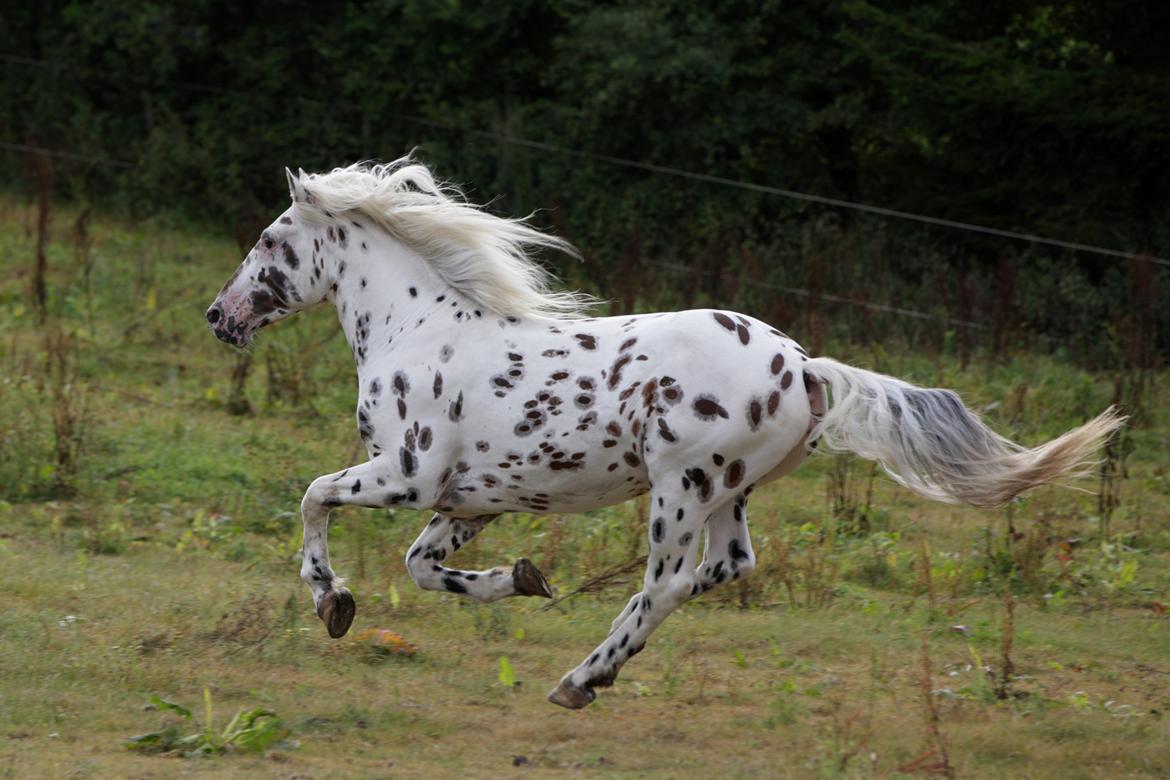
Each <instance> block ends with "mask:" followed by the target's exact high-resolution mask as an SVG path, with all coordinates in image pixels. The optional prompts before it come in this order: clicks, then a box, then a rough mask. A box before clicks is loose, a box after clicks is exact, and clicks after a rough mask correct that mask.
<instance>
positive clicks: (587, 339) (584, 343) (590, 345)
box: [573, 333, 597, 349]
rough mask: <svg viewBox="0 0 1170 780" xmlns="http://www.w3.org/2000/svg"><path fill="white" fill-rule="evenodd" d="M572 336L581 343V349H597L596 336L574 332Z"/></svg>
mask: <svg viewBox="0 0 1170 780" xmlns="http://www.w3.org/2000/svg"><path fill="white" fill-rule="evenodd" d="M573 338H575V339H577V341H578V342H579V343H580V344H581V349H597V337H595V336H590V335H589V334H588V333H574V334H573Z"/></svg>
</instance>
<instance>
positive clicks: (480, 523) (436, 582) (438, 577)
mask: <svg viewBox="0 0 1170 780" xmlns="http://www.w3.org/2000/svg"><path fill="white" fill-rule="evenodd" d="M496 517H497V515H480V516H478V517H467V518H452V517H447V516H445V515H440V514H436V515H435V516H434V517H432V518H431V521H430V522H429V523H427V527H426V528H424V529H423V532H422V533H421V534H419V535H418V538H417V539H415V540H414V544H412V545H411V546H410V551H409V552H408V553H407V554H406V569H407V571H409V572H410V578H411V579H412V580H414V582H415V584H416V585H418V586H419V587H420V588H424V589H425V590H445V591H448V592H450V593H459V594H461V595H465V596H468V597H470V598H473V599H476V600H477V601H496V600H497V599H502V598H505V597H506V596H544V597H545V598H552V589H551V588H550V587H549V585H548V581H547V580H546V579H545V578H544V575H543V574H541V573H540V570H539V569H537V568H536V566H534V565H533V564H532V562H531V561H529V560H528V559H527V558H521V559H520V560H518V561H516V564H515V565H514V566H513V567H512V568H511V569H509V568H507V567H504V566H497V567H496V568H494V569H488V570H486V571H461V570H459V569H448V568H446V567H444V566H440V565H439V562H440V561H442V560H444V559H445V558H446V557H447V556H448V555H450V554H451V553H453V552H455V551H456V550H458V549H459V548H460V547H462V546H463V545H464V544H466V543H467V542H469V541H470V540H471V539H472V537H474V536H475V535H476V534H478V533H479V532H480V531H481V530H483V528H484V526H486V525H487V524H488V523H489V522H491V521H492V520H493V519H494V518H496Z"/></svg>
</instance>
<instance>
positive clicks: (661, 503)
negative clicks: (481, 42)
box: [207, 158, 1122, 708]
mask: <svg viewBox="0 0 1170 780" xmlns="http://www.w3.org/2000/svg"><path fill="white" fill-rule="evenodd" d="M287 173H288V183H289V189H290V193H291V199H292V203H291V205H290V207H289V208H288V210H286V211H285V212H284V213H283V214H282V215H281V216H280V217H279V218H278V219H277V220H276V221H275V222H273V223H272V224H271V225H270V226H269V227H268V228H267V229H266V230H264V232H263V234H262V235H261V236H260V240H259V241H258V243H257V244H256V246H255V247H254V248H253V249H252V250H251V252H249V254H248V255H247V257H246V258H245V259H244V261H243V263H242V264H241V265H240V267H239V269H238V270H237V271H236V272H235V274H234V275H233V276H232V277H231V278H230V279H229V280H228V282H227V284H225V285H224V287H223V289H222V290H221V291H220V293H219V295H218V296H217V297H216V299H215V302H214V303H213V304H212V305H211V307H210V308H209V309H208V310H207V321H208V322H209V323H210V324H211V327H212V329H213V330H214V333H215V335H216V336H217V337H218V338H219V339H221V340H222V341H225V342H227V343H229V344H233V345H235V346H237V347H243V346H245V345H248V344H249V343H250V341H251V339H252V337H253V334H254V333H255V332H256V331H257V330H258V329H260V328H262V327H263V326H265V325H267V324H269V323H272V322H275V321H277V320H279V319H282V318H284V317H286V316H288V315H289V314H292V313H293V312H297V311H300V310H302V309H307V308H309V307H311V306H314V305H317V304H319V303H321V302H323V301H328V302H329V303H330V304H332V305H333V306H334V307H335V308H336V310H337V314H338V317H339V318H340V320H341V325H342V328H343V329H344V331H345V336H346V338H347V339H348V341H349V346H350V349H351V350H352V352H353V357H354V360H355V361H356V363H357V374H358V382H359V398H358V404H357V424H358V431H359V432H360V435H361V438H362V439H363V440H364V442H365V446H366V449H367V452H368V455H369V459H368V460H367V461H366V462H364V463H362V464H360V465H357V466H351V467H349V468H346V469H342V470H340V471H337V472H335V473H332V474H326V475H324V476H322V477H319V478H317V479H316V480H314V481H313V483H312V484H311V485H310V486H309V488H308V491H307V492H306V493H305V497H304V500H303V502H302V503H301V512H302V516H303V520H304V559H303V562H302V566H301V577H302V578H303V579H304V581H305V582H306V583H307V584H308V586H309V588H310V589H311V590H312V594H313V601H314V604H315V605H316V609H317V614H318V615H319V616H320V618H321V619H322V620H323V621H324V623H325V625H326V627H327V629H328V631H329V634H330V636H332V637H340V636H342V635H344V634H345V633H346V631H347V630H348V629H349V627H350V624H351V622H352V621H353V619H354V611H355V605H354V599H353V597H352V595H351V594H350V592H349V591H348V590H347V589H346V588H345V587H344V585H343V582H342V580H341V578H340V577H338V575H337V574H336V573H335V572H334V571H333V569H332V568H331V567H330V565H329V553H328V550H327V544H326V532H327V529H328V525H329V513H330V510H332V509H333V508H334V507H337V506H341V505H343V504H353V505H357V506H364V507H404V508H410V509H420V510H422V509H429V510H433V511H434V513H435V514H434V517H433V518H432V519H431V520H430V522H429V523H428V524H427V525H426V527H425V528H423V530H422V533H421V534H419V537H418V539H417V540H416V541H415V542H414V544H413V545H412V546H411V547H410V549H409V552H408V553H407V556H406V567H407V570H408V571H409V572H410V576H411V577H412V578H413V579H414V581H415V582H416V583H417V584H418V585H419V586H421V587H423V588H426V589H430V590H441V591H448V592H451V593H456V594H459V595H461V596H465V597H467V598H471V599H476V600H479V601H485V602H486V601H495V600H496V599H501V598H505V597H507V596H545V597H547V596H550V595H551V591H550V588H549V585H548V583H547V582H546V580H545V578H544V576H543V575H542V574H541V573H540V571H539V570H538V569H537V568H536V567H535V566H533V565H532V563H530V562H529V561H526V560H519V561H517V562H516V563H515V564H514V565H512V566H510V567H509V566H498V567H495V568H492V569H488V570H485V571H464V570H460V569H456V568H450V567H448V566H446V565H444V564H445V562H447V559H448V557H449V556H450V555H451V554H452V553H454V552H456V551H458V550H459V549H460V547H462V546H463V545H466V544H468V543H470V542H471V540H472V538H473V537H475V535H476V534H478V533H479V532H480V531H482V530H483V529H484V528H485V527H486V526H487V525H488V524H489V523H490V522H491V521H492V519H493V518H495V517H497V516H498V515H500V514H501V513H503V512H516V511H522V512H531V513H537V514H539V513H546V512H555V513H570V512H584V511H587V510H591V509H597V508H599V507H604V506H608V505H610V504H615V503H617V502H620V501H625V500H627V499H630V498H633V497H634V496H638V495H641V494H643V493H646V492H649V494H650V504H649V506H650V507H651V511H650V521H649V526H650V527H649V556H648V558H647V562H646V575H645V578H644V580H643V583H642V590H641V592H640V593H638V594H637V595H635V596H634V597H633V598H631V599H630V601H629V603H628V604H627V605H626V607H625V609H623V610H622V612H621V614H619V615H618V616H617V618H616V619H615V620H614V621H613V625H612V627H611V629H610V632H609V635H608V636H607V637H606V638H605V639H604V640H603V641H602V642H601V644H599V645H598V646H597V647H596V648H595V649H594V650H593V652H591V653H589V654H588V655H587V656H586V657H585V659H584V660H583V661H582V662H581V663H580V664H579V665H578V666H577V667H576V668H574V669H572V670H571V671H570V672H568V674H566V675H565V676H564V677H563V678H562V679H561V681H560V683H559V684H558V685H557V686H556V688H555V689H554V690H553V691H552V692H551V693H550V694H549V699H550V700H551V701H552V702H554V703H556V704H559V705H562V706H564V707H570V708H580V707H584V706H585V705H587V704H588V703H589V702H591V701H592V700H593V699H594V696H595V693H594V688H596V687H599V686H608V685H611V684H612V683H613V681H614V679H615V677H616V676H617V674H618V671H619V670H620V668H621V667H622V665H623V664H624V663H625V662H626V661H628V660H629V659H630V658H631V657H632V656H634V655H636V654H637V653H638V652H639V651H641V650H642V648H643V647H644V646H645V644H646V640H647V639H648V637H649V636H650V634H651V633H652V632H653V631H654V629H656V628H657V627H658V626H659V624H661V623H662V621H663V620H665V619H666V617H667V616H668V615H669V614H670V613H671V611H672V610H674V609H675V608H677V607H678V606H679V605H681V604H682V603H683V602H685V601H687V600H688V599H691V598H694V597H696V596H698V595H699V594H701V593H703V592H704V591H707V590H710V589H711V588H715V587H718V586H719V585H720V584H722V583H726V582H729V581H732V580H736V579H738V578H740V577H745V576H747V575H748V574H749V573H750V572H751V571H752V569H754V568H755V565H756V556H755V554H754V553H753V551H752V543H751V538H750V535H749V532H748V515H747V504H748V497H749V495H750V494H751V492H752V489H753V488H755V487H758V486H759V485H762V484H764V483H767V482H770V481H772V480H774V479H777V478H779V477H781V476H783V475H784V474H787V473H788V472H790V471H792V470H793V469H794V468H796V466H797V465H798V464H800V462H801V461H803V460H804V459H805V457H806V455H807V454H808V452H809V450H810V449H811V448H813V447H815V446H816V445H817V444H820V445H821V448H822V449H824V450H830V451H834V452H854V453H857V454H859V455H861V456H862V457H865V458H870V459H874V460H877V461H879V462H880V463H881V464H882V465H883V466H884V467H885V469H886V470H887V471H888V472H889V473H890V474H891V475H892V477H893V478H894V479H895V480H897V481H898V482H900V483H901V484H903V485H905V486H906V487H908V488H910V489H911V490H913V491H915V492H917V493H919V494H921V495H923V496H927V497H929V498H933V499H938V500H940V501H948V502H956V503H958V502H962V503H967V504H972V505H975V506H979V507H996V506H1000V505H1002V504H1004V503H1005V502H1007V501H1009V500H1010V499H1012V498H1013V497H1014V496H1016V495H1018V494H1019V493H1021V492H1022V491H1024V490H1027V489H1028V488H1031V487H1034V486H1036V485H1039V484H1041V483H1045V482H1050V481H1052V480H1054V479H1057V478H1059V477H1065V476H1069V475H1073V474H1077V473H1079V472H1081V471H1083V470H1084V469H1085V468H1086V465H1087V464H1088V463H1089V462H1090V461H1091V459H1092V457H1093V454H1094V452H1095V450H1096V449H1097V448H1098V447H1099V446H1100V445H1101V444H1102V442H1103V440H1104V439H1105V438H1106V437H1107V436H1108V435H1109V434H1110V433H1111V432H1112V431H1113V430H1114V429H1115V428H1116V427H1118V426H1119V425H1120V424H1121V423H1122V418H1121V416H1120V415H1119V414H1117V413H1116V412H1115V411H1113V410H1112V409H1110V410H1107V411H1105V412H1104V413H1102V414H1101V415H1100V416H1098V417H1096V418H1095V419H1093V420H1090V421H1089V422H1087V423H1086V424H1084V425H1082V426H1081V427H1079V428H1076V429H1074V430H1072V431H1070V432H1068V433H1066V434H1064V435H1063V436H1061V437H1059V438H1057V439H1055V440H1053V441H1051V442H1048V443H1047V444H1043V445H1040V446H1037V447H1035V448H1031V449H1029V448H1025V447H1022V446H1019V445H1017V444H1014V443H1012V442H1011V441H1008V440H1007V439H1004V438H1002V437H1000V436H998V435H997V434H995V433H994V432H992V431H991V430H990V429H988V428H987V427H985V426H984V425H983V423H981V422H980V421H979V419H978V418H977V417H976V416H975V415H974V414H973V413H972V412H970V411H969V410H968V409H966V408H965V407H964V406H963V404H962V402H961V401H960V400H959V398H958V396H956V395H955V394H954V393H953V392H951V391H949V390H941V389H923V388H918V387H914V386H912V385H910V384H907V383H905V382H902V381H900V380H898V379H894V378H891V377H888V376H883V375H880V374H876V373H872V372H869V371H865V370H862V369H859V368H853V367H850V366H847V365H844V364H842V363H839V362H836V361H834V360H832V359H829V358H827V357H815V358H814V357H810V356H809V355H808V354H807V353H806V352H805V350H803V349H802V348H801V347H800V346H799V345H798V344H797V343H796V342H795V341H793V340H792V339H791V338H789V337H788V336H786V335H785V334H784V333H781V332H780V331H779V330H776V329H775V328H773V327H771V326H769V325H767V324H766V323H763V322H761V321H760V320H757V319H754V318H752V317H748V316H745V315H742V314H737V313H734V312H730V311H718V310H697V311H682V312H668V313H658V314H645V315H638V316H620V317H602V318H589V317H584V316H583V312H584V311H585V310H586V308H587V307H588V306H589V305H591V302H590V300H589V299H588V298H586V297H585V296H582V295H580V294H576V293H570V292H565V291H557V290H555V289H553V287H552V285H551V282H552V280H551V279H550V278H549V277H548V276H547V275H546V273H545V272H544V271H543V270H542V268H541V266H539V265H538V264H537V263H536V262H534V261H533V259H532V257H531V255H532V254H533V253H535V252H536V251H539V250H559V251H565V252H569V253H572V252H573V250H572V247H570V246H569V245H568V244H567V243H566V242H564V241H562V240H560V239H558V238H556V237H554V236H550V235H547V234H545V233H543V232H540V231H538V230H536V229H534V228H533V227H531V226H530V225H529V224H527V222H526V221H525V220H516V219H504V218H500V217H497V216H494V215H492V214H490V213H488V212H487V211H485V210H483V209H482V208H480V207H477V206H475V205H473V204H470V203H468V202H466V200H465V199H464V198H463V197H462V196H461V195H460V194H459V193H458V191H456V190H453V189H451V188H449V187H447V186H445V185H442V184H440V183H438V182H437V181H436V180H435V178H434V177H433V176H432V174H431V172H430V171H429V170H428V169H427V168H426V167H425V166H424V165H422V164H421V163H419V162H417V161H415V160H413V159H410V158H403V159H400V160H397V161H394V162H392V163H389V164H384V165H368V164H359V165H353V166H350V167H347V168H338V169H335V170H333V171H331V172H329V173H322V174H306V173H305V172H304V171H300V172H299V173H297V174H293V173H292V172H287ZM700 541H702V543H703V545H704V552H703V557H702V560H701V562H699V563H698V564H697V565H696V564H695V562H694V561H695V558H696V552H697V549H698V545H699V544H700Z"/></svg>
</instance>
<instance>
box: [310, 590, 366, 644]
mask: <svg viewBox="0 0 1170 780" xmlns="http://www.w3.org/2000/svg"><path fill="white" fill-rule="evenodd" d="M356 611H357V606H356V605H355V604H354V603H353V595H351V594H350V592H349V591H348V590H346V589H345V588H339V589H337V590H331V591H329V592H328V593H326V594H325V595H324V596H322V597H321V602H320V603H319V604H317V617H319V618H321V620H322V621H323V622H324V623H325V628H326V629H328V631H329V636H331V637H333V638H334V639H340V638H341V637H343V636H345V632H346V631H349V626H350V624H351V623H353V616H354V613H355V612H356Z"/></svg>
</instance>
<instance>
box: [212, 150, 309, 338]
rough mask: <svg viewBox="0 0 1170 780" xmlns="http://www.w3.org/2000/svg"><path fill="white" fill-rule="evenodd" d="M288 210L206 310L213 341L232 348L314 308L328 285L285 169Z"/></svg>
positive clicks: (297, 190)
mask: <svg viewBox="0 0 1170 780" xmlns="http://www.w3.org/2000/svg"><path fill="white" fill-rule="evenodd" d="M285 172H286V173H287V174H288V186H289V194H290V195H291V196H292V199H293V206H292V207H290V208H289V209H288V211H286V212H284V214H282V215H280V217H279V218H278V219H277V220H276V221H275V222H273V223H272V224H271V225H269V226H268V227H267V228H265V230H264V232H263V233H261V234H260V240H259V241H257V242H256V246H254V247H252V251H251V252H249V253H248V256H247V257H245V258H244V262H242V263H241V264H240V267H239V268H237V269H236V272H235V273H234V274H232V277H231V278H230V279H228V280H227V283H226V284H224V286H223V289H221V290H220V291H219V295H217V296H216V298H215V302H214V303H212V304H211V307H210V308H209V309H208V310H207V321H208V322H209V323H210V324H211V329H212V331H213V332H214V333H215V336H216V338H218V339H219V340H220V341H223V342H226V343H228V344H233V345H235V346H237V347H243V346H247V345H248V344H249V343H251V340H252V334H254V333H255V332H256V331H257V330H259V329H260V328H262V327H264V326H265V325H267V324H268V323H270V322H275V321H277V320H280V319H284V318H285V317H287V316H288V315H290V314H292V313H293V312H297V311H300V310H302V309H307V308H309V307H310V306H312V305H314V304H316V303H319V302H320V301H321V300H322V298H324V296H325V291H326V289H327V287H328V284H327V283H326V282H325V281H324V279H323V275H322V273H321V269H320V268H319V267H315V266H316V262H315V258H316V253H315V252H314V247H313V235H312V227H311V225H310V224H308V223H306V222H304V221H303V220H302V219H301V218H300V216H299V215H298V209H297V208H296V201H297V200H298V199H303V197H304V193H303V191H302V190H301V185H300V182H299V181H298V179H297V177H296V176H295V175H294V174H293V173H292V172H291V171H288V170H287V169H286V170H285Z"/></svg>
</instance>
